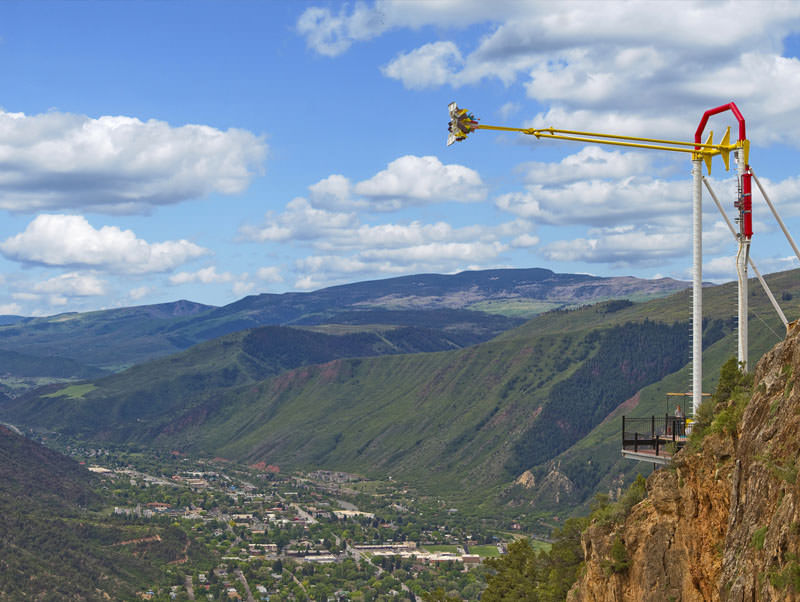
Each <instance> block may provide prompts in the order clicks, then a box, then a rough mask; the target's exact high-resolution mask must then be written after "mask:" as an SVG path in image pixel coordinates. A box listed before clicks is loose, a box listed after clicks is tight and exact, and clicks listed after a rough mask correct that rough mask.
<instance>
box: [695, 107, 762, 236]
mask: <svg viewBox="0 0 800 602" xmlns="http://www.w3.org/2000/svg"><path fill="white" fill-rule="evenodd" d="M725 111H730V112H731V113H733V116H734V117H736V121H738V122H739V141H740V142H744V141H745V140H747V131H746V129H745V123H744V117H743V116H742V113H741V111H739V107H737V106H736V103H733V102H729V103H728V104H726V105H722V106H719V107H716V108H714V109H709V110H708V111H706V112H705V113H703V118H702V119H701V120H700V125H698V126H697V130H696V131H695V133H694V141H695V144H702V142H701V137H702V135H703V130H704V129H705V127H706V124H707V123H708V118H709V117H711V116H712V115H717V114H719V113H724V112H725ZM698 150H699V149H698ZM751 180H752V178H751V176H750V165H745V166H744V175H743V176H742V199H741V201H739V202H737V203H736V208H737V209H738V210H739V216H740V218H741V222H740V226H739V227H740V229H741V235H742V236H743V237H744V238H745V239H747V240H750V239H751V238H752V237H753V193H752V182H751Z"/></svg>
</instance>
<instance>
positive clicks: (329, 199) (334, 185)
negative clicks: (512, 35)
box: [308, 174, 364, 209]
mask: <svg viewBox="0 0 800 602" xmlns="http://www.w3.org/2000/svg"><path fill="white" fill-rule="evenodd" d="M308 190H309V198H310V199H311V201H312V202H313V203H314V205H316V206H317V207H325V208H328V209H344V208H348V209H352V208H355V207H359V206H361V207H363V206H364V203H357V202H356V201H354V200H353V198H352V186H351V184H350V180H349V179H347V178H346V177H344V176H343V175H340V174H333V175H330V176H328V177H327V178H325V179H324V180H320V181H319V182H317V183H316V184H312V185H311V186H309V187H308Z"/></svg>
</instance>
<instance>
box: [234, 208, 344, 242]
mask: <svg viewBox="0 0 800 602" xmlns="http://www.w3.org/2000/svg"><path fill="white" fill-rule="evenodd" d="M357 223H358V218H357V217H356V214H355V213H340V212H333V211H327V210H325V209H317V208H316V207H314V206H312V205H311V203H309V202H308V200H307V199H304V198H301V197H298V198H296V199H293V200H291V201H290V202H289V203H288V204H287V205H286V211H284V212H283V213H281V214H275V213H274V212H269V213H267V215H266V219H265V221H264V224H263V225H261V226H253V225H249V224H248V225H245V226H242V227H241V228H240V229H239V234H240V236H241V237H242V238H243V239H245V240H253V241H258V242H268V241H269V242H283V241H287V240H314V239H318V238H324V237H325V236H327V234H328V233H335V232H339V231H341V230H342V229H346V228H352V227H354V226H355V225H356V224H357Z"/></svg>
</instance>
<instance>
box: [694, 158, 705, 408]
mask: <svg viewBox="0 0 800 602" xmlns="http://www.w3.org/2000/svg"><path fill="white" fill-rule="evenodd" d="M702 165H703V160H702V159H700V158H698V159H693V160H692V243H693V244H692V249H693V251H692V263H693V266H692V414H693V415H694V416H697V413H698V411H699V409H700V403H701V402H702V401H703V171H702Z"/></svg>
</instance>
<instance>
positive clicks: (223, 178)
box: [0, 110, 267, 213]
mask: <svg viewBox="0 0 800 602" xmlns="http://www.w3.org/2000/svg"><path fill="white" fill-rule="evenodd" d="M266 153H267V146H266V144H265V143H264V141H263V139H262V138H261V137H259V136H256V135H254V134H252V133H251V132H248V131H245V130H241V129H229V130H226V131H222V130H218V129H216V128H213V127H210V126H205V125H184V126H180V127H172V126H170V125H169V124H168V123H166V122H163V121H158V120H154V119H151V120H149V121H141V120H139V119H136V118H133V117H124V116H104V117H99V118H91V117H88V116H85V115H74V114H69V113H60V112H56V111H52V112H48V113H44V114H41V115H25V114H23V113H9V112H5V111H2V110H0V208H3V209H7V210H9V211H15V212H30V211H41V210H52V209H64V208H79V207H80V208H90V209H92V210H93V211H100V212H110V213H136V212H145V211H147V210H148V209H150V208H152V207H154V206H158V205H168V204H173V203H178V202H180V201H184V200H187V199H192V198H199V197H204V196H207V195H208V194H211V193H212V192H218V193H222V194H237V193H239V192H242V191H243V190H245V189H246V188H247V186H248V185H249V183H250V180H251V179H252V177H253V176H254V175H255V174H256V173H258V172H259V171H260V170H261V166H262V163H263V161H264V158H265V156H266Z"/></svg>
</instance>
